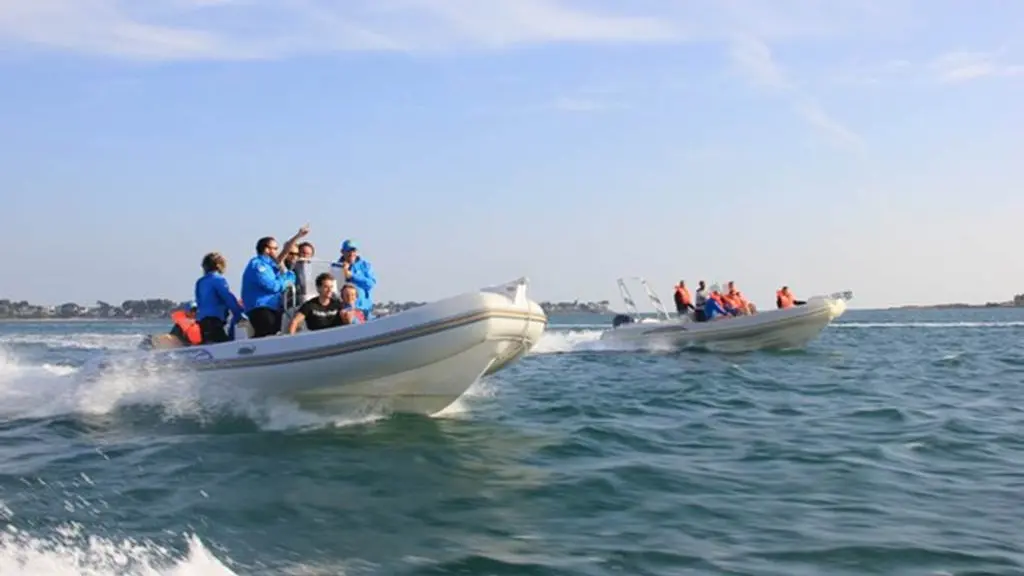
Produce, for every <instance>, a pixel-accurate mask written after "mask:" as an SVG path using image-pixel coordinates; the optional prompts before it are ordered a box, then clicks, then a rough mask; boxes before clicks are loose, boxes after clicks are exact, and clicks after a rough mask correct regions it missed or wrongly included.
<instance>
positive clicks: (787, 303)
mask: <svg viewBox="0 0 1024 576" xmlns="http://www.w3.org/2000/svg"><path fill="white" fill-rule="evenodd" d="M775 298H776V299H777V300H778V303H779V308H790V307H791V306H793V297H792V296H790V295H788V294H786V293H785V292H783V291H782V290H779V291H778V292H776V293H775Z"/></svg>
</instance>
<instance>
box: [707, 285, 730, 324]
mask: <svg viewBox="0 0 1024 576" xmlns="http://www.w3.org/2000/svg"><path fill="white" fill-rule="evenodd" d="M732 315H733V313H732V312H730V311H729V310H727V309H726V308H725V306H724V305H723V300H722V295H721V294H719V293H718V291H717V290H715V291H712V292H711V294H709V295H708V298H707V300H705V301H704V322H710V321H712V320H717V319H720V318H727V317H729V316H732Z"/></svg>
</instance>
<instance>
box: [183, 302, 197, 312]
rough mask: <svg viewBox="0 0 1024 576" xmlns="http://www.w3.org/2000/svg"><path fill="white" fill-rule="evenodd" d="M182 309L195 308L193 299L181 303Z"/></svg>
mask: <svg viewBox="0 0 1024 576" xmlns="http://www.w3.org/2000/svg"><path fill="white" fill-rule="evenodd" d="M181 308H182V310H195V309H196V308H197V306H196V302H195V300H193V301H191V302H185V303H184V304H182V305H181Z"/></svg>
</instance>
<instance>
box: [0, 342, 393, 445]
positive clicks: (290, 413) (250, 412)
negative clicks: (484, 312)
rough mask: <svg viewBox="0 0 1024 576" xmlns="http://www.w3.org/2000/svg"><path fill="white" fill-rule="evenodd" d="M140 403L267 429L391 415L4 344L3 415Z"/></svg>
mask: <svg viewBox="0 0 1024 576" xmlns="http://www.w3.org/2000/svg"><path fill="white" fill-rule="evenodd" d="M139 405H141V406H157V407H159V408H160V409H161V412H162V414H163V417H164V418H165V419H168V420H169V419H172V418H182V417H184V418H196V419H199V420H201V421H205V420H207V419H208V418H209V416H210V415H211V414H216V413H227V414H231V415H235V416H242V417H245V418H248V419H250V420H252V421H253V422H255V423H256V424H257V426H259V427H260V428H262V429H266V430H289V429H295V428H319V427H328V426H350V425H356V424H365V423H369V422H373V421H376V420H379V419H382V418H385V417H386V416H387V415H388V414H387V413H386V412H385V411H384V410H382V409H380V408H379V407H376V406H373V405H370V404H368V405H367V406H366V408H365V410H360V411H358V412H357V413H353V414H346V415H344V416H334V415H330V416H328V415H322V414H316V413H311V412H308V411H305V410H303V409H301V408H300V407H299V406H298V405H297V404H295V403H293V402H290V401H288V400H285V399H281V398H266V397H257V396H255V395H253V394H251V393H249V392H246V391H243V390H240V389H232V388H228V387H222V386H217V385H216V383H207V384H200V383H199V382H198V381H197V380H195V379H194V378H193V377H192V375H190V374H188V373H180V372H159V371H156V372H152V373H150V374H148V375H140V374H138V373H134V372H133V373H131V374H128V373H119V372H118V371H117V370H112V371H110V372H108V373H105V374H103V375H102V376H101V377H99V378H86V377H85V375H84V374H83V373H82V372H81V371H80V370H79V369H77V368H73V367H68V366H55V365H50V364H43V365H32V364H27V363H23V362H21V361H20V360H19V359H18V358H17V357H16V356H15V355H14V354H13V353H12V352H11V351H10V350H5V349H4V348H2V347H0V417H4V418H50V417H55V416H63V415H70V414H94V415H100V414H110V413H112V412H114V411H115V410H117V409H119V408H122V407H126V406H139Z"/></svg>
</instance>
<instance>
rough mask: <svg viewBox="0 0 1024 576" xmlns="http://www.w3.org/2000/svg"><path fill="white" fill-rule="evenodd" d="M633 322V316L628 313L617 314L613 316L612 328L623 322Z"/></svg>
mask: <svg viewBox="0 0 1024 576" xmlns="http://www.w3.org/2000/svg"><path fill="white" fill-rule="evenodd" d="M633 322H634V320H633V317H632V316H630V315H628V314H616V315H615V318H612V328H618V327H619V326H622V325H623V324H632V323H633Z"/></svg>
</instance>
